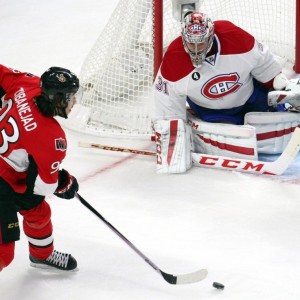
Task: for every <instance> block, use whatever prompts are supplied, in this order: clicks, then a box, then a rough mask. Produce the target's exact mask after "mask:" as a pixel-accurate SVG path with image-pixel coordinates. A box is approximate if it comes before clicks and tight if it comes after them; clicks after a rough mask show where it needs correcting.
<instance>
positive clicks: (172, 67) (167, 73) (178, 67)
mask: <svg viewBox="0 0 300 300" xmlns="http://www.w3.org/2000/svg"><path fill="white" fill-rule="evenodd" d="M194 69H195V67H194V66H193V65H192V62H191V59H190V56H189V55H188V54H187V53H186V52H185V50H184V47H183V43H182V38H181V36H179V37H178V38H176V39H175V40H174V41H173V42H172V43H171V44H170V46H169V47H168V49H167V52H166V53H165V55H164V58H163V61H162V64H161V67H160V71H161V74H162V76H163V77H164V78H165V79H166V80H168V81H172V82H174V81H178V80H180V79H182V78H184V77H185V76H187V75H188V74H189V73H190V72H192V71H193V70H194Z"/></svg>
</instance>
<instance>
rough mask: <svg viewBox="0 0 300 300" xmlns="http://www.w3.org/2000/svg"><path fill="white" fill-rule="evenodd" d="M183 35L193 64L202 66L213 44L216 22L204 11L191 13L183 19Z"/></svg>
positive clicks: (186, 49)
mask: <svg viewBox="0 0 300 300" xmlns="http://www.w3.org/2000/svg"><path fill="white" fill-rule="evenodd" d="M181 36H182V41H183V45H184V49H185V51H186V52H187V53H188V54H189V55H190V58H191V61H192V64H193V66H194V67H199V66H201V64H202V62H203V61H204V59H205V57H206V54H207V53H208V52H209V50H210V49H211V47H212V44H213V39H214V23H213V22H212V20H211V19H210V18H209V17H208V16H207V15H206V14H204V13H200V12H193V13H190V14H188V15H187V16H186V17H185V18H184V20H183V23H182V31H181Z"/></svg>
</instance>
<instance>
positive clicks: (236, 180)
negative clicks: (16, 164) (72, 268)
mask: <svg viewBox="0 0 300 300" xmlns="http://www.w3.org/2000/svg"><path fill="white" fill-rule="evenodd" d="M117 2H118V0H110V1H99V0H89V1H83V0H76V1H74V0H73V1H71V0H51V1H37V0H22V1H17V0H10V1H6V0H0V7H1V9H0V36H1V46H0V57H1V60H0V63H2V64H4V65H7V66H10V67H13V68H16V69H19V70H22V71H29V72H31V73H35V74H37V75H40V74H41V73H42V72H43V71H45V69H47V68H48V67H50V66H53V65H57V66H62V67H67V68H70V69H71V70H72V71H74V72H76V73H79V71H80V67H81V65H82V63H83V60H84V59H85V57H86V55H87V53H88V52H89V50H90V49H91V47H92V45H93V43H94V42H95V40H96V39H97V37H98V35H99V33H100V31H101V28H103V26H104V25H105V24H106V22H107V20H108V18H109V17H110V15H111V13H112V11H113V9H114V8H115V6H116V4H117ZM67 135H68V139H69V150H68V154H67V158H66V160H65V162H64V166H63V167H64V168H66V169H68V170H69V171H70V172H71V173H73V174H74V175H75V176H76V177H77V178H78V181H79V182H80V193H81V195H82V196H83V197H84V198H85V199H86V200H87V201H88V202H89V203H90V204H92V205H93V206H94V207H95V208H96V209H97V210H98V211H99V212H100V213H101V214H102V215H103V216H104V217H105V218H106V219H107V220H108V221H109V222H110V223H112V224H113V225H114V226H115V227H116V228H117V229H118V230H119V231H120V232H121V233H122V234H124V235H125V236H126V237H127V238H128V239H129V240H130V241H131V242H132V243H133V244H134V245H135V246H137V247H138V248H139V249H140V250H141V251H142V252H143V253H144V254H145V255H147V256H148V257H149V258H150V259H151V260H152V261H153V262H154V263H155V264H156V265H157V266H159V267H160V268H161V269H162V270H163V271H164V272H167V273H171V274H181V273H188V272H193V271H196V270H198V269H201V268H207V269H208V271H209V273H208V276H207V279H205V280H204V281H202V282H200V283H197V284H192V285H181V286H173V285H169V284H168V283H166V282H165V281H164V280H163V279H162V278H161V277H160V275H159V274H158V273H156V272H155V271H154V270H153V269H152V268H151V267H149V266H148V265H147V264H146V263H145V262H144V261H143V260H141V258H140V257H139V256H138V255H137V254H136V253H135V252H133V251H132V250H131V249H130V248H129V247H128V246H127V245H126V244H125V243H123V241H121V240H120V239H119V238H118V237H117V236H116V235H115V234H114V233H113V232H112V231H110V230H109V229H108V228H107V227H106V226H105V225H104V224H103V223H102V222H101V220H100V219H98V218H97V217H95V216H94V215H93V214H92V213H91V212H90V211H89V210H87V209H86V208H85V207H84V206H83V205H82V204H81V203H80V202H79V201H78V200H75V199H74V200H70V201H64V200H62V199H58V198H54V197H52V198H49V199H48V200H49V202H50V204H51V206H52V209H53V223H54V237H55V246H56V248H57V249H58V250H60V251H65V252H71V253H72V254H73V255H74V256H75V257H76V259H77V260H78V264H79V269H80V270H79V272H76V273H72V274H57V273H51V272H47V271H42V270H38V269H34V268H31V267H29V259H28V249H27V241H26V238H25V237H24V235H23V234H22V237H21V240H20V241H19V242H17V244H16V251H15V260H14V261H13V263H12V264H11V265H10V266H9V268H7V269H5V270H4V271H3V272H1V274H0V292H1V295H0V299H1V300H32V299H37V300H60V299H64V300H66V299H72V300H81V299H88V300H96V299H97V300H99V299H101V300H108V299H109V300H113V299H116V300H127V299H128V300H129V299H130V300H133V299H143V300H147V299H149V300H154V299H155V300H171V299H172V300H175V299H178V300H182V299H188V300H193V299H195V300H196V299H197V300H198V299H205V300H212V299H222V300H225V299H226V300H287V299H288V300H298V299H299V297H300V284H299V278H300V255H299V253H300V200H299V178H300V176H299V173H300V171H299V160H297V162H296V163H295V164H294V165H293V167H292V168H291V169H290V170H288V172H287V173H286V174H284V175H283V176H282V177H281V178H279V179H278V178H277V179H276V178H273V179H272V180H271V179H270V178H267V177H262V176H253V175H245V174H241V173H236V172H228V171H216V170H210V169H201V168H193V169H192V170H190V171H189V172H188V173H186V174H182V175H169V176H168V175H165V176H164V175H163V176H161V175H160V176H159V175H157V174H156V173H155V162H154V158H153V157H148V156H138V155H130V154H125V153H118V152H110V151H102V150H97V149H83V148H78V147H77V142H78V141H79V140H81V141H82V140H84V141H92V142H98V143H101V144H109V145H122V146H125V147H126V146H127V147H136V148H138V149H149V148H151V146H152V144H151V142H150V141H130V140H129V141H128V140H115V139H107V138H105V139H104V138H95V137H89V136H82V135H80V134H76V133H74V132H70V131H69V130H67ZM291 182H293V184H291ZM214 281H217V282H221V283H223V284H224V285H225V289H224V291H219V290H216V289H214V288H213V287H212V283H213V282H214Z"/></svg>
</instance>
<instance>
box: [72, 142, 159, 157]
mask: <svg viewBox="0 0 300 300" xmlns="http://www.w3.org/2000/svg"><path fill="white" fill-rule="evenodd" d="M78 146H79V147H83V148H97V149H100V150H109V151H117V152H125V153H133V154H142V155H151V156H155V155H156V152H155V151H149V150H137V149H131V148H125V147H115V146H108V145H100V144H94V143H85V142H78Z"/></svg>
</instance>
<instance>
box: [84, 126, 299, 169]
mask: <svg viewBox="0 0 300 300" xmlns="http://www.w3.org/2000/svg"><path fill="white" fill-rule="evenodd" d="M79 146H80V147H85V148H97V149H102V150H110V151H119V152H126V153H133V154H142V155H151V156H155V155H156V152H155V151H149V150H137V149H131V148H124V147H114V146H108V145H100V144H94V143H84V142H79ZM299 150H300V128H298V127H296V128H295V131H294V132H293V134H292V136H291V139H290V141H289V143H288V145H287V146H286V148H285V149H284V151H283V152H282V154H281V155H280V156H279V157H278V158H277V159H276V160H275V161H271V162H267V161H259V160H247V159H240V158H231V157H225V156H216V155H209V154H202V153H194V152H193V153H192V159H193V164H194V165H196V166H199V167H206V168H213V169H221V170H231V171H239V172H246V173H252V174H253V173H254V174H266V175H281V174H282V173H284V172H285V171H286V170H287V168H288V167H289V166H290V165H291V163H292V162H293V161H294V159H295V158H296V156H297V154H298V152H299Z"/></svg>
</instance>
